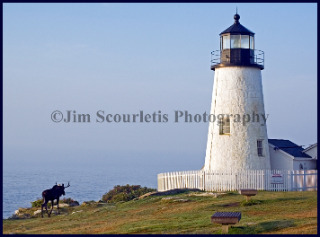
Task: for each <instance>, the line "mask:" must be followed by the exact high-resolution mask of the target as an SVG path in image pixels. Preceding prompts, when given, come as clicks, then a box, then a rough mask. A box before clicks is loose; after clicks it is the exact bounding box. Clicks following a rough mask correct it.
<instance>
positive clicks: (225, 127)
mask: <svg viewBox="0 0 320 237" xmlns="http://www.w3.org/2000/svg"><path fill="white" fill-rule="evenodd" d="M219 125H220V127H219V134H220V135H222V134H230V118H229V116H227V117H225V118H221V119H220V120H219Z"/></svg>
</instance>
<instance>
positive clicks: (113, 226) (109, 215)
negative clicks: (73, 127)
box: [3, 191, 317, 234]
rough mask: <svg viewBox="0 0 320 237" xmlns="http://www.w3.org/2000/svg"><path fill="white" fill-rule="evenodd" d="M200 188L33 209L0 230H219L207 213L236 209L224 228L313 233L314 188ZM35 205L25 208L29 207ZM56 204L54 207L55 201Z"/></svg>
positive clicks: (235, 231) (240, 231)
mask: <svg viewBox="0 0 320 237" xmlns="http://www.w3.org/2000/svg"><path fill="white" fill-rule="evenodd" d="M203 194H204V193H203V192H191V191H188V192H184V193H180V194H175V195H165V196H164V195H163V196H149V197H145V198H143V199H136V200H132V201H128V202H118V203H115V204H110V203H99V202H89V203H86V204H85V205H80V206H76V207H63V208H61V213H60V215H55V214H53V215H52V217H51V218H48V217H47V215H45V217H44V218H41V217H40V216H39V215H37V216H35V217H32V218H28V219H8V220H4V221H3V233H4V234H220V233H221V226H220V225H218V224H212V223H211V220H210V217H211V215H213V214H214V213H215V212H217V211H240V212H241V213H242V219H241V220H240V222H239V223H238V224H236V225H235V226H233V227H232V228H229V234H316V233H317V192H315V191H312V192H266V191H260V192H259V193H258V195H257V196H255V197H253V198H252V200H251V201H250V202H249V203H245V201H244V200H245V198H244V197H243V196H241V195H239V194H238V193H236V192H229V193H227V194H224V195H219V196H218V197H215V196H212V195H209V196H202V195H203ZM38 209H39V208H32V209H28V210H27V211H29V212H30V213H33V212H34V211H36V210H38ZM55 209H56V207H55Z"/></svg>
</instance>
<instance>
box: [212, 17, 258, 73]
mask: <svg viewBox="0 0 320 237" xmlns="http://www.w3.org/2000/svg"><path fill="white" fill-rule="evenodd" d="M239 20H240V15H238V14H235V15H234V24H233V25H231V26H230V27H229V28H228V29H226V30H224V31H222V32H221V33H220V50H215V51H213V52H211V54H212V56H213V59H212V60H211V61H212V65H211V69H212V70H215V68H218V67H225V66H251V67H258V68H260V69H261V70H262V69H263V68H264V65H263V64H264V53H263V51H261V50H255V48H254V33H253V32H252V31H250V30H248V29H247V28H246V27H244V26H243V25H241V24H240V22H239Z"/></svg>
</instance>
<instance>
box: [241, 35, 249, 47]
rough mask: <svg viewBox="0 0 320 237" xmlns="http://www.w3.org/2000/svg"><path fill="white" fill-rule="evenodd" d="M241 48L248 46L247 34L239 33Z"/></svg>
mask: <svg viewBox="0 0 320 237" xmlns="http://www.w3.org/2000/svg"><path fill="white" fill-rule="evenodd" d="M241 48H242V49H248V48H249V35H241Z"/></svg>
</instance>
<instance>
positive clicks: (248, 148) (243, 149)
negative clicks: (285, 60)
mask: <svg viewBox="0 0 320 237" xmlns="http://www.w3.org/2000/svg"><path fill="white" fill-rule="evenodd" d="M211 114H214V115H215V116H218V115H219V114H228V115H230V134H225V135H220V134H219V125H218V122H217V120H215V121H214V122H210V123H209V132H208V140H207V149H206V158H205V165H204V167H203V169H204V170H220V171H223V170H228V169H234V170H238V169H270V157H269V147H268V136H267V127H266V123H265V120H264V119H263V117H262V115H264V116H266V115H265V111H264V102H263V92H262V80H261V70H260V69H259V68H255V67H243V66H241V67H240V66H231V67H221V68H216V70H215V77H214V85H213V92H212V102H211ZM236 114H238V115H240V117H239V116H235V115H236ZM254 114H256V115H255V116H253V115H254ZM257 115H258V116H259V122H257V121H258V119H257ZM248 116H250V122H245V123H244V119H245V120H246V121H247V120H248ZM244 117H245V118H244ZM239 118H240V120H239ZM253 118H254V119H255V121H253ZM257 140H262V145H263V156H258V149H257Z"/></svg>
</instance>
